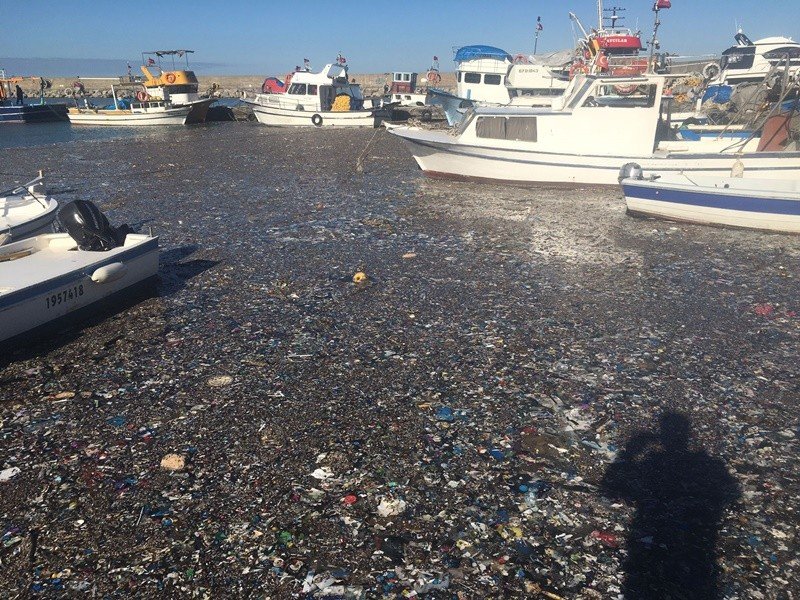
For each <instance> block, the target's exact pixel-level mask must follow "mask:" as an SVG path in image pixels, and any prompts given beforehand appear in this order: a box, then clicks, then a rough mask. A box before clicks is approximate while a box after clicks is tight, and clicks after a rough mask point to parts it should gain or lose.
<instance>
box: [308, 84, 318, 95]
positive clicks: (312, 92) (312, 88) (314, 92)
mask: <svg viewBox="0 0 800 600" xmlns="http://www.w3.org/2000/svg"><path fill="white" fill-rule="evenodd" d="M308 95H309V96H316V95H317V86H316V85H312V84H310V83H309V84H308Z"/></svg>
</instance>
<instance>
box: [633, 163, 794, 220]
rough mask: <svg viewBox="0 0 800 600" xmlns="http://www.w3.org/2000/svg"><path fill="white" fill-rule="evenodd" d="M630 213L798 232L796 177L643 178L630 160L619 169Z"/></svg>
mask: <svg viewBox="0 0 800 600" xmlns="http://www.w3.org/2000/svg"><path fill="white" fill-rule="evenodd" d="M620 185H621V186H622V190H623V193H624V195H625V204H626V205H627V207H628V212H630V213H632V214H640V215H647V216H652V217H662V218H664V219H669V220H673V221H684V222H689V223H701V224H706V225H725V226H729V227H743V228H747V229H764V230H767V231H781V232H791V233H800V181H799V180H797V179H794V180H786V179H760V178H747V177H746V176H745V177H708V176H702V175H695V174H691V175H690V174H688V173H677V174H676V173H668V174H664V175H662V176H660V177H650V178H645V177H644V176H643V174H642V170H641V168H640V167H639V166H638V165H636V164H629V165H625V166H624V167H623V168H622V171H620Z"/></svg>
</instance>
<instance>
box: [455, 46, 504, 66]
mask: <svg viewBox="0 0 800 600" xmlns="http://www.w3.org/2000/svg"><path fill="white" fill-rule="evenodd" d="M476 58H496V59H497V60H509V61H510V60H511V55H510V54H509V53H508V52H506V51H505V50H501V49H500V48H495V47H494V46H464V47H463V48H459V49H458V52H456V58H455V61H456V62H457V63H460V62H464V61H465V60H475V59H476Z"/></svg>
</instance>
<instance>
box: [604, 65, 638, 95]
mask: <svg viewBox="0 0 800 600" xmlns="http://www.w3.org/2000/svg"><path fill="white" fill-rule="evenodd" d="M611 74H612V75H614V76H616V77H632V76H636V75H641V74H642V71H641V70H640V69H639V68H637V67H636V66H634V65H623V66H621V67H618V68H616V69H613V70H612V71H611ZM637 87H639V86H638V85H637V84H635V83H625V84H619V85H615V86H614V91H615V92H617V94H619V95H620V96H630V95H631V94H632V93H633V92H635V91H636V88H637Z"/></svg>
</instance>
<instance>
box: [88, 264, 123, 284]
mask: <svg viewBox="0 0 800 600" xmlns="http://www.w3.org/2000/svg"><path fill="white" fill-rule="evenodd" d="M127 272H128V267H127V265H125V264H124V263H121V262H115V263H111V264H110V265H104V266H102V267H100V268H99V269H95V271H94V273H92V281H94V282H95V283H111V282H112V281H116V280H117V279H120V278H121V277H124V275H125V273H127Z"/></svg>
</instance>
